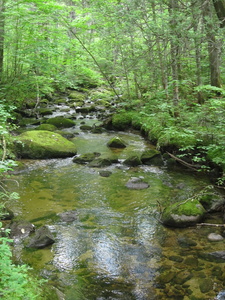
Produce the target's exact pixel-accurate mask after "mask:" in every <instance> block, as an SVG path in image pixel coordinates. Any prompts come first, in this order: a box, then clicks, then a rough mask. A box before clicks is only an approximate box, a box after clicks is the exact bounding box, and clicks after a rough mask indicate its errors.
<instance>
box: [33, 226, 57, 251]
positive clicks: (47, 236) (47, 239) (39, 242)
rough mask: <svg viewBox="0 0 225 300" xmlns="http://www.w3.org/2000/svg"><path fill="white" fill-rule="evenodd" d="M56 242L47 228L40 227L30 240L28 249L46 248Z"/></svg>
mask: <svg viewBox="0 0 225 300" xmlns="http://www.w3.org/2000/svg"><path fill="white" fill-rule="evenodd" d="M54 242H55V239H54V237H53V235H52V233H51V231H50V230H49V228H48V227H47V226H43V227H40V228H39V229H38V230H37V231H36V232H35V235H34V237H32V238H31V239H30V242H29V243H28V245H27V247H28V248H37V249H41V248H45V247H47V246H49V245H52V244H53V243H54Z"/></svg>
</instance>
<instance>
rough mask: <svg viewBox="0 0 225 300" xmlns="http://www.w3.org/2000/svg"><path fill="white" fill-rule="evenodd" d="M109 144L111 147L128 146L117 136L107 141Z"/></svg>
mask: <svg viewBox="0 0 225 300" xmlns="http://www.w3.org/2000/svg"><path fill="white" fill-rule="evenodd" d="M107 146H108V147H110V148H126V143H125V142H124V141H123V140H122V139H121V138H119V137H118V136H116V137H113V138H112V139H111V140H110V141H109V142H108V143H107Z"/></svg>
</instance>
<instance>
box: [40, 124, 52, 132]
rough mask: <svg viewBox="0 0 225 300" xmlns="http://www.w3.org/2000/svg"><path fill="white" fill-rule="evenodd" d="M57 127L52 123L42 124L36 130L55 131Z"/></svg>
mask: <svg viewBox="0 0 225 300" xmlns="http://www.w3.org/2000/svg"><path fill="white" fill-rule="evenodd" d="M56 129H57V127H55V126H54V125H52V124H41V125H40V126H38V127H37V128H36V130H47V131H55V130H56Z"/></svg>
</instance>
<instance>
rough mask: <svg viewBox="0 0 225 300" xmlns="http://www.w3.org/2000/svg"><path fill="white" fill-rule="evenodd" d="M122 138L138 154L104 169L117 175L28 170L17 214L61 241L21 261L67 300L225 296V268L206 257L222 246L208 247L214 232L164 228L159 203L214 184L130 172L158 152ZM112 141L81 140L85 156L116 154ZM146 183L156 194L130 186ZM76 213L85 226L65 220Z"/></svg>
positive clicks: (151, 170)
mask: <svg viewBox="0 0 225 300" xmlns="http://www.w3.org/2000/svg"><path fill="white" fill-rule="evenodd" d="M118 134H119V135H120V136H122V137H123V139H125V140H126V141H127V143H128V145H129V146H128V147H127V148H126V149H125V150H123V151H120V152H117V153H116V152H114V153H113V154H115V155H117V156H118V158H119V161H120V162H119V163H117V164H114V165H112V166H110V167H106V168H104V170H109V171H111V173H112V174H111V176H109V177H102V176H100V175H99V169H97V168H90V167H88V166H87V165H78V164H75V163H73V162H72V158H67V159H54V160H40V161H26V168H25V170H23V171H21V172H20V173H18V174H16V175H15V176H14V179H15V180H17V181H18V183H19V188H18V192H19V194H20V201H19V202H18V203H16V204H15V206H14V208H13V209H14V210H16V211H17V212H18V213H19V215H20V216H21V217H22V218H24V219H26V220H28V221H31V222H32V223H33V224H34V225H35V226H37V227H38V226H41V225H44V224H47V225H48V226H49V228H50V229H51V231H52V232H53V233H54V234H55V237H56V243H55V244H54V245H53V246H52V247H51V248H46V249H40V250H36V251H27V250H26V249H17V250H16V251H17V254H16V257H17V259H18V260H20V261H23V262H25V263H27V264H29V265H31V266H32V267H33V268H34V269H36V270H38V271H40V273H41V275H42V276H43V277H45V278H47V279H49V280H50V282H51V284H52V285H54V286H56V287H57V288H58V289H59V290H62V291H63V292H64V293H65V299H67V300H72V299H73V300H82V299H84V300H92V299H93V300H95V299H96V300H106V299H107V300H109V299H126V300H129V299H131V300H148V299H184V300H185V299H193V300H194V299H213V297H215V295H216V294H217V293H218V292H219V291H221V290H222V286H223V283H222V280H223V273H224V267H225V264H223V263H222V264H219V265H218V264H217V265H215V264H214V263H213V262H211V261H207V260H206V259H204V257H203V256H202V255H200V254H201V253H202V252H205V251H207V250H209V249H210V250H213V251H215V250H217V249H222V248H223V244H222V243H220V242H219V243H217V244H215V243H211V244H209V242H208V241H207V234H208V233H209V231H210V230H209V229H208V228H188V229H169V228H164V227H163V226H162V225H161V224H160V223H159V222H158V218H159V209H158V203H161V205H162V206H164V205H166V204H168V203H170V202H171V201H177V200H178V199H186V198H187V197H189V196H192V195H193V194H194V193H196V192H198V191H200V190H201V189H202V188H203V187H205V186H206V185H207V184H208V181H207V179H206V178H202V177H200V176H198V175H193V174H192V175H191V174H188V173H185V172H184V171H168V170H167V169H166V168H165V167H164V166H162V167H158V166H140V167H135V168H129V167H125V166H124V165H122V163H121V162H122V161H123V160H124V159H125V157H127V156H128V155H129V154H131V153H141V152H142V151H143V150H144V149H147V148H149V147H150V146H149V145H148V144H147V143H146V142H145V141H144V139H143V138H142V137H140V136H139V135H136V134H134V133H118ZM113 135H115V133H113V132H111V133H103V134H101V135H99V134H96V135H95V134H82V133H81V134H80V135H79V136H78V137H76V138H75V144H76V145H77V148H78V153H79V154H82V153H86V152H94V151H96V152H100V153H101V154H102V155H103V156H104V155H105V156H107V155H111V154H112V150H110V149H109V148H108V147H107V146H106V143H107V141H108V140H109V139H110V137H111V136H113ZM140 176H141V177H142V178H143V180H144V181H145V182H147V183H148V184H149V188H148V189H144V190H130V189H128V188H127V187H126V183H127V182H128V181H129V179H130V178H131V177H140ZM9 188H10V187H9ZM11 188H12V189H13V190H14V191H15V188H16V187H15V186H13V187H11ZM69 210H76V212H77V218H76V220H74V221H73V222H70V223H66V222H63V221H62V220H60V219H59V218H58V216H57V214H58V213H62V212H64V211H69ZM188 240H189V241H192V242H193V243H191V242H187V241H188ZM182 241H184V242H183V243H182ZM185 241H186V242H185ZM216 267H218V268H216ZM208 278H210V280H211V281H210V282H209V281H207V280H208ZM206 279H207V280H206ZM207 283H208V284H207ZM210 284H211V285H212V287H211V289H209V290H207V285H210ZM201 297H202V298H201ZM204 297H205V298H204ZM218 299H219V298H218Z"/></svg>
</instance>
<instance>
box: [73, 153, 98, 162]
mask: <svg viewBox="0 0 225 300" xmlns="http://www.w3.org/2000/svg"><path fill="white" fill-rule="evenodd" d="M98 156H100V153H97V152H93V153H84V154H81V155H80V156H76V157H74V158H73V162H74V163H77V164H86V163H88V162H91V161H92V160H94V159H95V158H96V157H98Z"/></svg>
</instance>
